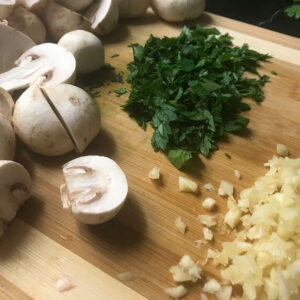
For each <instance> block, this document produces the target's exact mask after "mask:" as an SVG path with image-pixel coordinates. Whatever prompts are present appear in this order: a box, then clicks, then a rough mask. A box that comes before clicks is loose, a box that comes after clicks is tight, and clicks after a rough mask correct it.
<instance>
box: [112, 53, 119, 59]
mask: <svg viewBox="0 0 300 300" xmlns="http://www.w3.org/2000/svg"><path fill="white" fill-rule="evenodd" d="M118 56H120V54H118V53H116V54H113V55H112V56H111V57H110V58H115V57H118Z"/></svg>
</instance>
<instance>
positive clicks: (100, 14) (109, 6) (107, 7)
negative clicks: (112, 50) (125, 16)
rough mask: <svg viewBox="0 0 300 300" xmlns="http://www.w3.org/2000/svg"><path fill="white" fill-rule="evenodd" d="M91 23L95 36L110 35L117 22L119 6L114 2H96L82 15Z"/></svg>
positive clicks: (108, 0)
mask: <svg viewBox="0 0 300 300" xmlns="http://www.w3.org/2000/svg"><path fill="white" fill-rule="evenodd" d="M84 15H85V16H86V17H87V18H88V19H89V20H90V21H91V23H92V30H93V31H94V32H95V34H97V35H100V36H101V35H106V34H108V33H110V32H111V31H112V30H113V29H114V28H115V27H116V25H117V23H118V20H119V6H118V2H117V1H116V0H96V1H95V2H94V3H93V4H92V5H91V6H90V7H89V8H88V9H87V10H86V11H85V13H84Z"/></svg>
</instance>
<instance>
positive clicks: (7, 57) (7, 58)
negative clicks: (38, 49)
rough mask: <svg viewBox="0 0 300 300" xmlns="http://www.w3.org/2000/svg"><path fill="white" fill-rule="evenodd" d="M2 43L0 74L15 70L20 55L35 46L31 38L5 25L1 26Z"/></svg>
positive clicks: (0, 38) (0, 47)
mask: <svg viewBox="0 0 300 300" xmlns="http://www.w3.org/2000/svg"><path fill="white" fill-rule="evenodd" d="M0 41H1V42H0V53H1V59H0V74H1V73H3V72H5V71H7V70H9V69H11V68H13V67H14V66H15V65H14V63H15V61H16V60H17V59H18V58H19V57H20V55H21V54H23V53H24V52H25V51H26V50H28V49H29V48H32V47H33V46H34V45H35V43H34V41H33V40H32V39H31V38H30V37H28V36H27V35H25V34H23V33H22V32H19V31H16V30H15V29H14V28H12V27H10V26H8V25H4V24H0Z"/></svg>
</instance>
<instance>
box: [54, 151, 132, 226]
mask: <svg viewBox="0 0 300 300" xmlns="http://www.w3.org/2000/svg"><path fill="white" fill-rule="evenodd" d="M83 171H84V172H83ZM63 174H64V178H65V184H63V185H62V186H61V187H60V191H61V199H62V203H63V207H64V208H71V211H72V215H73V216H74V218H76V219H77V220H79V221H80V222H83V223H86V224H100V223H103V222H105V221H108V220H109V219H111V218H112V217H114V216H115V215H116V214H117V213H118V212H119V210H120V209H121V207H122V206H123V204H124V203H125V200H126V197H127V192H128V184H127V180H126V176H125V174H124V173H123V171H122V170H121V168H120V167H119V166H118V165H117V164H116V163H115V162H114V161H113V160H111V159H109V158H107V157H104V156H96V155H91V156H83V157H79V158H77V159H74V160H72V161H70V162H69V163H67V164H65V165H64V166H63Z"/></svg>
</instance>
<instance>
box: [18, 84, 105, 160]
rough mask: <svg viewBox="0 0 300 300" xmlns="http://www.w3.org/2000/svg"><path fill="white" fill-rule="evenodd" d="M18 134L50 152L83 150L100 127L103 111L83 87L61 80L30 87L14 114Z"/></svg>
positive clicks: (33, 147)
mask: <svg viewBox="0 0 300 300" xmlns="http://www.w3.org/2000/svg"><path fill="white" fill-rule="evenodd" d="M13 124H14V127H15V131H16V134H17V135H18V136H19V138H20V139H21V140H22V141H23V142H24V144H26V145H27V146H28V147H29V148H30V149H31V150H32V151H34V152H37V153H40V154H42V155H47V156H57V155H62V154H65V153H67V152H70V151H71V150H73V149H75V150H76V151H78V152H82V151H84V149H85V148H86V147H87V145H88V144H89V143H90V142H91V141H92V140H93V139H94V137H95V136H96V135H97V134H98V132H99V130H100V112H99V108H98V106H97V104H96V103H94V101H93V99H92V98H91V97H90V96H89V95H88V94H87V93H86V92H85V91H83V90H82V89H80V88H78V87H76V86H72V85H67V84H59V85H52V86H49V87H45V88H40V87H38V86H37V85H33V86H31V87H29V88H28V89H27V90H26V91H25V92H24V93H23V94H22V95H21V97H20V98H19V99H18V100H17V102H16V104H15V109H14V114H13Z"/></svg>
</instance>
